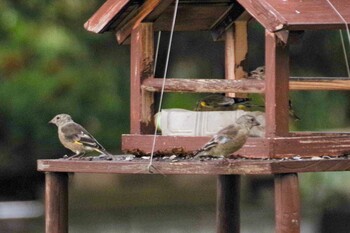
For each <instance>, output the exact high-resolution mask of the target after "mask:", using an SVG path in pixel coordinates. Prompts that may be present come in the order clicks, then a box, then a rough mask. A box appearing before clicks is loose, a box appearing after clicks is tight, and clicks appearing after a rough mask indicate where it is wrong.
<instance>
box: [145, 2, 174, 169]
mask: <svg viewBox="0 0 350 233" xmlns="http://www.w3.org/2000/svg"><path fill="white" fill-rule="evenodd" d="M178 5H179V0H176V1H175V8H174V15H173V21H172V24H171V30H170V37H169V44H168V51H167V56H166V59H165V67H164V76H163V83H162V89H161V92H160V98H159V106H158V112H160V111H161V109H162V102H163V95H164V89H165V80H166V76H167V73H168V66H169V58H170V51H171V45H172V41H173V35H174V29H175V22H176V16H177V8H178ZM156 138H157V127H155V129H154V135H153V144H152V150H151V156H150V159H149V164H148V167H147V168H148V171H149V172H150V173H152V171H151V168H154V169H155V167H154V166H153V164H152V163H153V156H154V149H155V146H156Z"/></svg>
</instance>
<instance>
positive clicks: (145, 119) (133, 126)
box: [130, 23, 154, 133]
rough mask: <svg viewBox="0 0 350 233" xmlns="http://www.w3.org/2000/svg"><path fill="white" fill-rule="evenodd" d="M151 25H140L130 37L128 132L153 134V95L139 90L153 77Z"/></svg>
mask: <svg viewBox="0 0 350 233" xmlns="http://www.w3.org/2000/svg"><path fill="white" fill-rule="evenodd" d="M153 34H154V32H153V25H152V23H142V24H140V25H139V26H138V27H137V28H136V29H135V30H133V32H132V35H131V55H130V58H131V65H130V76H131V77H130V100H131V101H130V132H131V133H151V132H153V131H154V130H153V128H154V127H153V120H152V116H153V114H154V108H153V102H154V98H153V93H151V92H147V91H144V90H142V89H141V83H142V81H143V80H144V79H145V78H147V77H150V76H153V65H154V61H153V55H154V39H153Z"/></svg>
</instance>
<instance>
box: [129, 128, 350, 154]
mask: <svg viewBox="0 0 350 233" xmlns="http://www.w3.org/2000/svg"><path fill="white" fill-rule="evenodd" d="M209 139H210V137H188V136H157V139H156V145H155V151H156V153H159V154H163V155H171V154H178V155H181V154H190V153H192V152H193V151H195V150H197V149H198V148H200V147H201V146H202V145H203V144H204V143H206V142H207V141H208V140H209ZM152 143H153V135H123V136H122V150H123V151H125V152H129V153H140V154H149V153H150V152H151V150H152ZM234 154H235V155H239V156H242V157H245V158H287V157H289V158H291V157H294V156H301V157H313V156H340V155H344V154H350V136H349V134H343V133H342V134H316V135H312V134H310V135H303V134H301V135H299V134H295V133H294V134H293V136H291V137H276V138H269V139H266V138H248V140H247V143H246V144H245V145H244V146H243V148H241V149H240V150H239V151H237V152H236V153H234Z"/></svg>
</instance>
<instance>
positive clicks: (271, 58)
mask: <svg viewBox="0 0 350 233" xmlns="http://www.w3.org/2000/svg"><path fill="white" fill-rule="evenodd" d="M265 65H266V78H265V108H266V109H265V112H266V134H265V135H266V137H275V136H287V135H288V91H289V53H288V45H286V44H284V43H282V42H281V41H279V39H278V38H277V36H276V35H275V34H274V33H271V32H269V31H267V30H266V33H265Z"/></svg>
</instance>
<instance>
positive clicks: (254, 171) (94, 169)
mask: <svg viewBox="0 0 350 233" xmlns="http://www.w3.org/2000/svg"><path fill="white" fill-rule="evenodd" d="M148 163H149V162H148V160H146V159H135V160H133V161H84V160H74V161H73V160H65V159H53V160H38V171H41V172H78V173H109V174H110V173H115V174H150V172H149V171H148V169H147V166H148ZM153 165H154V167H155V168H156V169H153V174H157V173H161V174H185V175H229V174H236V175H262V174H284V173H301V172H324V171H350V159H347V158H345V157H344V158H327V159H325V158H321V159H318V160H312V159H303V160H246V159H237V160H236V159H227V160H209V161H193V160H188V159H179V160H178V161H171V160H168V161H154V163H153Z"/></svg>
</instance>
